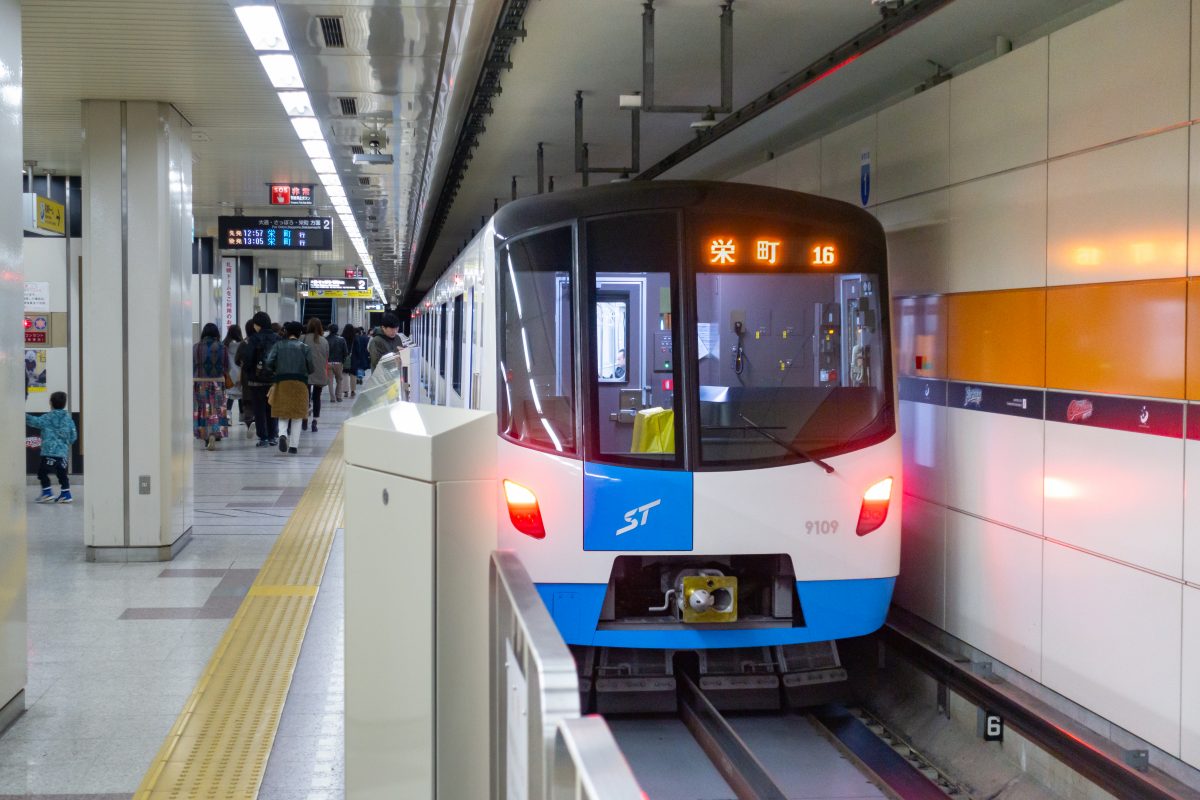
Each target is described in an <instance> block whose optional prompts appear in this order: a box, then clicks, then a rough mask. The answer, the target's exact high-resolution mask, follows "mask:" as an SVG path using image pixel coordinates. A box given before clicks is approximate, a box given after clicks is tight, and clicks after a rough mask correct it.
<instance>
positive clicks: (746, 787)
mask: <svg viewBox="0 0 1200 800" xmlns="http://www.w3.org/2000/svg"><path fill="white" fill-rule="evenodd" d="M678 680H679V716H680V718H681V719H682V720H683V724H684V725H686V726H687V729H688V730H689V731H691V734H692V736H694V737H695V739H696V741H697V742H698V743H699V745H700V748H701V749H702V750H703V751H704V753H705V755H707V756H708V757H709V759H710V760H711V761H712V763H713V766H715V767H716V768H717V772H719V773H721V777H722V778H724V779H725V781H726V783H728V784H729V786H730V787H731V788H732V789H733V792H734V794H735V795H737V798H738V800H787V794H786V793H785V792H784V791H783V789H781V788H779V786H778V785H777V784H776V783H775V779H774V778H772V777H771V775H770V774H769V773H768V772H767V769H766V767H764V766H763V765H762V762H760V761H759V760H758V759H757V758H756V757H755V755H754V753H752V752H750V748H749V747H747V746H746V743H745V742H743V741H742V738H741V737H740V736H738V735H737V733H736V732H735V731H734V730H733V727H732V726H731V725H730V724H729V722H728V721H726V719H725V718H724V717H722V716H721V713H720V712H719V711H717V708H716V706H714V705H713V704H712V703H711V702H710V701H709V699H708V698H707V697H705V696H704V692H702V691H701V690H700V687H699V686H697V685H696V684H695V682H694V681H692V679H691V678H690V677H688V676H686V675H681V676H679V678H678Z"/></svg>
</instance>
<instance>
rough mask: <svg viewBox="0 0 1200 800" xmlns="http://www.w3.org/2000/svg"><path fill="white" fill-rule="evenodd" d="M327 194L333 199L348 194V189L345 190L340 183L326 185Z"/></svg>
mask: <svg viewBox="0 0 1200 800" xmlns="http://www.w3.org/2000/svg"><path fill="white" fill-rule="evenodd" d="M325 194H327V195H329V199H331V200H332V199H334V198H337V197H345V196H346V190H345V189H343V188H342V187H341V185H338V186H326V187H325Z"/></svg>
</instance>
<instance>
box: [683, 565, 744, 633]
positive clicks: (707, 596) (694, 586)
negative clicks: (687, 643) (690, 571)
mask: <svg viewBox="0 0 1200 800" xmlns="http://www.w3.org/2000/svg"><path fill="white" fill-rule="evenodd" d="M682 580H683V621H684V622H737V618H738V612H737V593H738V588H737V578H734V577H730V576H725V575H686V576H684V578H683V579H682Z"/></svg>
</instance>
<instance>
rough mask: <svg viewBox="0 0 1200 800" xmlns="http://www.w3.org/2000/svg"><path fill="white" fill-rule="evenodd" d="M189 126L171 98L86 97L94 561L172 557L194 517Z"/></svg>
mask: <svg viewBox="0 0 1200 800" xmlns="http://www.w3.org/2000/svg"><path fill="white" fill-rule="evenodd" d="M190 128H191V126H190V125H189V124H188V122H187V121H186V120H185V119H184V118H183V117H182V115H180V114H179V112H178V111H176V110H175V109H174V107H172V106H171V105H169V104H168V103H158V102H150V101H122V100H86V101H84V103H83V129H84V140H83V141H84V144H83V164H84V170H83V191H84V193H85V198H84V202H83V215H84V216H83V228H84V230H85V231H87V232H88V234H87V236H86V237H85V239H84V264H85V265H86V268H85V269H84V271H83V298H84V299H83V303H84V319H87V320H88V325H89V327H91V328H92V329H94V330H104V331H109V332H111V333H112V334H113V335H114V336H116V337H118V340H117V342H116V344H115V346H114V347H113V348H112V352H113V353H115V354H116V357H114V358H93V359H85V360H84V363H83V389H84V396H85V397H86V398H87V408H86V409H84V413H85V415H86V418H87V419H89V420H92V421H93V422H92V424H88V425H85V426H84V440H83V446H84V451H85V452H86V453H88V464H89V467H90V469H89V470H88V476H87V486H86V488H85V490H84V493H83V495H84V543H85V545H86V546H87V556H88V559H89V560H98V561H147V560H168V559H170V558H171V557H172V556H173V555H174V554H175V553H176V552H178V550H179V549H180V548H182V547H183V546H184V545H185V544H186V543H187V541H188V539H190V537H191V528H192V498H193V489H192V422H191V420H192V391H191V390H192V365H191V344H192V319H191V310H190V308H189V305H190V302H191V300H192V283H191V281H192V272H191V263H192V256H191V246H192V149H191V131H190Z"/></svg>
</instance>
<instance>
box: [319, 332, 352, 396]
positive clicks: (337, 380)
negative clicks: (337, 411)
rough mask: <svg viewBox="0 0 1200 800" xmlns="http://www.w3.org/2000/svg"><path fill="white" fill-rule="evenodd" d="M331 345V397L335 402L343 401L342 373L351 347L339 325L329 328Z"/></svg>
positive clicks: (328, 341)
mask: <svg viewBox="0 0 1200 800" xmlns="http://www.w3.org/2000/svg"><path fill="white" fill-rule="evenodd" d="M325 343H326V344H327V345H329V372H330V375H329V399H330V401H332V402H334V403H340V402H342V375H343V374H344V369H345V364H346V356H347V355H349V352H350V351H349V348H348V347H347V346H346V340H345V339H344V338H342V336H341V334H339V333H338V330H337V326H336V325H332V326H330V328H329V336H328V337H327V338H326V339H325Z"/></svg>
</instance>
